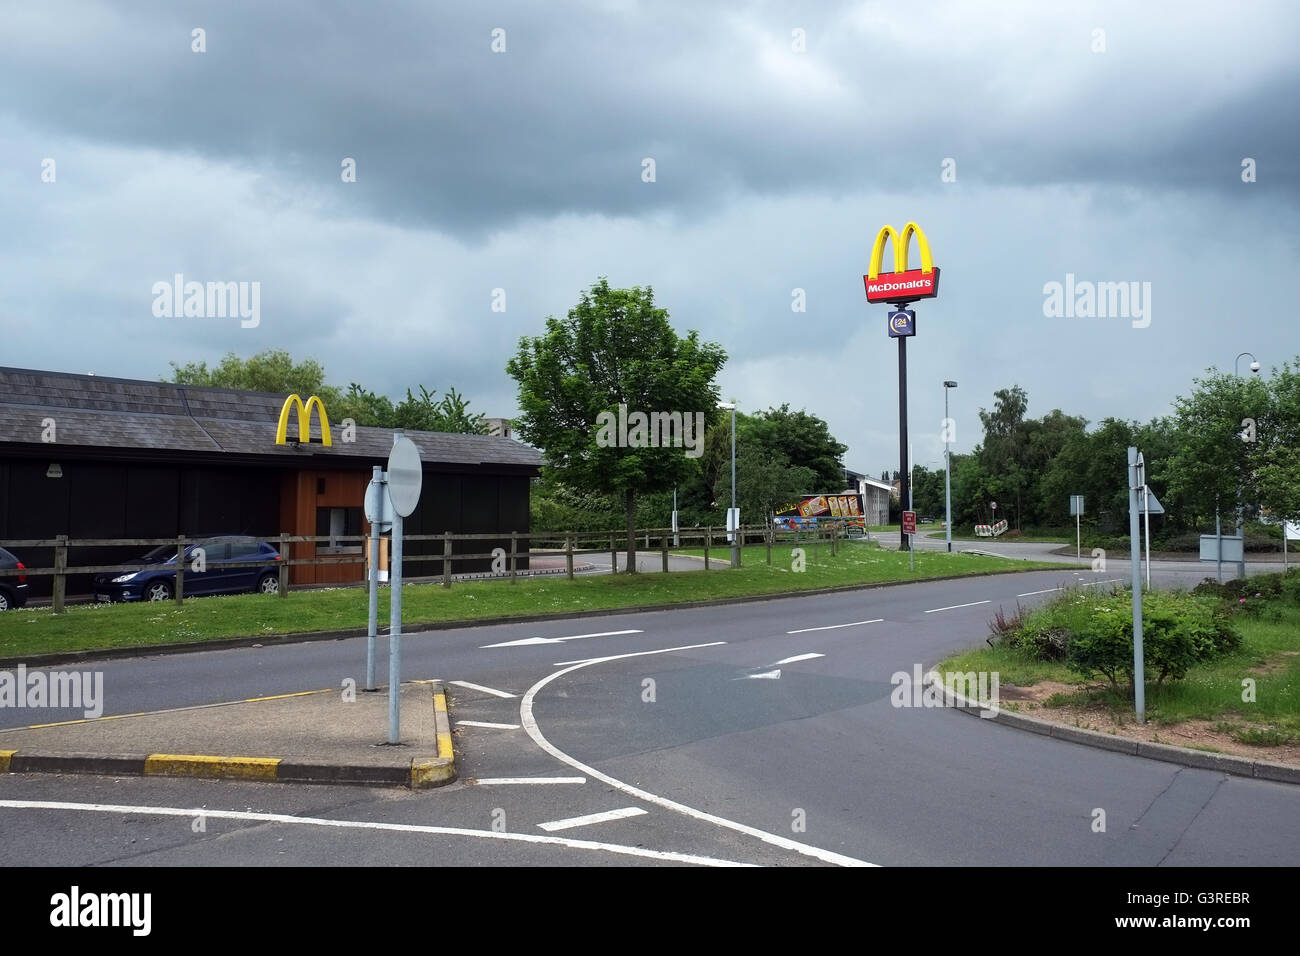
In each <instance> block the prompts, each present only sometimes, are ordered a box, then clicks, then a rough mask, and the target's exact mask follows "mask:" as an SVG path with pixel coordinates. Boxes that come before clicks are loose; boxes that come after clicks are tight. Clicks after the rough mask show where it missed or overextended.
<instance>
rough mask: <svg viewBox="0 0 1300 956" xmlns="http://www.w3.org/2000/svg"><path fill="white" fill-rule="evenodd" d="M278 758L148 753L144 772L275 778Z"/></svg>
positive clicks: (218, 776)
mask: <svg viewBox="0 0 1300 956" xmlns="http://www.w3.org/2000/svg"><path fill="white" fill-rule="evenodd" d="M279 766H280V758H279V757H208V756H204V755H201V754H150V755H149V756H148V757H146V758H145V761H144V772H145V774H159V775H163V776H170V777H212V778H220V779H223V780H274V779H275V778H276V772H277V770H278V768H279Z"/></svg>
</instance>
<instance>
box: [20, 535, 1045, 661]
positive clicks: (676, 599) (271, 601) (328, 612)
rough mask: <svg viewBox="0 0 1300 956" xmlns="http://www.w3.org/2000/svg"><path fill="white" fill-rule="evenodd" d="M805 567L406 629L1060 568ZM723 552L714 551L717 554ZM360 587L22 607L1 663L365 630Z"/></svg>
mask: <svg viewBox="0 0 1300 956" xmlns="http://www.w3.org/2000/svg"><path fill="white" fill-rule="evenodd" d="M806 552H807V554H806V560H807V567H806V570H804V571H803V572H802V573H794V572H792V571H791V570H790V568H791V564H792V560H791V548H790V547H789V546H784V547H782V546H778V547H775V548H773V552H772V560H773V564H772V566H771V567H769V566H768V565H767V564H766V563H765V562H764V549H763V548H762V547H761V546H760V547H750V548H746V549H745V554H744V566H743V567H741V568H739V569H735V568H722V569H718V570H716V571H710V572H708V573H705V572H703V571H702V570H701V571H678V572H670V573H668V574H662V573H658V572H656V573H643V574H635V575H629V574H619V575H614V576H610V575H600V576H594V577H578V578H576V579H575V580H573V581H569V580H567V579H566V578H564V577H563V576H555V577H540V578H533V579H520V580H519V582H518V583H516V584H514V585H511V584H509V583H508V582H505V581H472V582H464V583H456V584H454V585H453V586H452V587H451V588H450V589H444V588H443V587H441V586H440V585H438V584H413V585H407V586H406V587H404V588H403V590H402V622H403V627H404V628H406V629H407V630H415V629H417V628H418V627H419V626H420V624H431V623H436V622H444V621H466V622H472V621H474V620H479V619H483V618H494V617H521V616H526V615H536V614H557V615H562V614H566V613H571V612H574V611H586V610H601V609H612V608H621V607H633V606H637V605H658V604H676V603H680V602H685V601H702V600H711V599H716V598H726V597H739V596H744V595H757V594H773V593H780V592H787V591H802V590H810V589H815V588H825V587H835V586H840V585H852V584H868V583H878V582H885V581H897V580H922V579H925V578H932V577H939V576H943V575H951V574H977V573H980V572H984V571H995V570H1004V569H1014V570H1021V571H1025V570H1034V569H1038V568H1055V567H1057V565H1044V564H1034V563H1031V562H1027V561H1014V560H1010V559H1004V558H987V557H977V556H974V555H959V554H948V553H946V552H936V553H928V552H927V553H919V552H918V553H917V555H916V570H915V571H914V572H913V571H909V570H908V563H907V555H906V554H899V553H896V552H892V551H885V550H881V549H880V548H877V547H875V546H874V545H869V544H865V543H863V544H846V545H844V546H843V548H842V550H841V552H840V554H839V556H837V557H834V558H832V557H831V556H830V549H829V547H828V546H827V545H821V546H819V547H818V548H816V549H814V548H811V547H809V548H807V549H806ZM721 554H722V551H721V549H719V555H720V556H721ZM379 619H380V621H381V622H382V623H386V622H387V621H388V589H387V588H381V589H380V611H379ZM365 625H366V591H365V589H363V588H337V589H330V590H313V591H294V592H291V593H290V594H289V595H288V597H286V598H278V597H270V596H267V595H261V594H241V595H233V596H230V597H207V598H194V599H191V600H188V601H186V602H185V604H184V605H182V606H181V607H177V606H176V605H175V604H173V603H166V604H116V605H105V604H88V605H73V606H70V607H68V608H67V609H66V610H65V611H64V613H62V614H59V615H55V614H53V613H52V612H51V611H50V609H49V608H24V609H20V610H15V611H9V612H6V613H5V614H3V615H0V657H5V658H14V657H21V656H23V655H27V654H38V653H42V652H50V651H70V650H88V649H99V648H113V647H148V646H150V645H154V644H167V643H173V642H177V641H203V640H213V639H217V638H225V637H240V636H253V637H256V636H260V635H272V634H292V633H298V632H303V631H324V630H337V629H344V628H364V627H365Z"/></svg>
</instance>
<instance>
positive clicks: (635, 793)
mask: <svg viewBox="0 0 1300 956" xmlns="http://www.w3.org/2000/svg"><path fill="white" fill-rule="evenodd" d="M725 643H726V641H715V642H713V644H691V645H687V646H685V647H665V648H661V649H659V650H656V651H639V652H636V653H632V654H614V655H612V656H610V657H597V658H594V659H592V660H590V661H587V662H585V663H583V664H575V665H573V666H571V667H568V668H565V669H564V670H558V671H556V672H555V673H554V674H551V675H550V676H549V677H543V678H542V679H541V680H539V681H538V682H537V683H536V684H534V685H533V686H532V687H530V688H528V692H527V693H525V694H524V697H523V700H521V701H520V702H519V718H520V721H519V722H520V723H522V724H523V725H524V731H525V732H526V733H527V734H528V736H529V737H531V738H532V739H533V743H535V744H537V746H539V747H541V748H542V749H543V750H544V751H546V752H547V753H548V754H550V755H551V756H552V757H554V758H555V759H556V760H559V761H561V762H563V763H566V764H568V765H569V766H570V767H572V768H573V769H574V770H581V771H583V772H585V773H586V774H588V775H589V776H591V777H594V778H595V779H597V780H599V781H601V782H602V783H607V784H609V785H610V786H611V787H614V788H615V789H617V790H621V791H622V792H623V793H626V794H627V795H628V796H631V797H634V798H636V799H637V800H644V801H645V802H647V803H653V804H656V805H658V806H661V807H666V808H667V809H669V810H674V811H676V812H677V813H682V814H685V815H686V816H688V817H691V818H692V819H695V820H700V821H703V822H705V823H711V824H713V825H715V826H722V827H727V828H728V829H730V830H735V831H736V832H738V833H744V834H746V835H747V836H752V837H755V838H757V839H759V840H762V841H763V842H764V843H767V844H770V845H772V846H779V847H781V848H782V849H786V850H793V851H795V852H796V853H802V854H804V855H805V856H811V857H814V858H816V859H819V860H823V861H825V862H827V863H835V864H838V865H840V866H875V864H874V863H868V862H866V861H865V860H858V859H854V858H853V857H851V856H845V855H843V854H841V853H835V852H833V851H830V850H823V849H821V848H820V847H815V846H810V845H809V844H807V843H798V842H796V841H795V840H791V839H788V838H786V837H783V836H780V835H779V834H776V833H768V832H767V831H766V830H759V829H757V828H755V827H751V826H747V825H746V824H743V823H737V822H736V821H734V820H728V819H726V818H725V817H718V816H714V815H713V814H711V813H705V812H704V811H702V810H696V809H695V808H693V807H688V806H686V805H685V804H682V803H677V802H676V801H674V800H669V799H668V798H667V797H661V796H659V795H658V794H654V793H650V792H648V791H646V790H642V789H641V788H640V787H634V786H632V785H631V784H627V783H624V782H623V781H621V780H618V779H615V778H614V777H611V776H609V775H608V774H605V773H601V772H600V771H599V770H597V769H596V768H595V767H591V766H588V765H587V764H585V763H583V762H582V761H580V760H577V759H575V758H573V757H570V756H569V755H568V754H566V753H565V752H564V751H563V750H560V749H559V748H558V747H556V746H555V745H554V744H553V743H551V742H550V741H549V740H547V739H546V737H545V735H544V734H543V733H542V731H541V728H540V727H538V726H537V718H536V717H535V716H533V701H534V700H535V699H536V698H537V695H538V693H539V692H540V691H541V690H542V688H543V687H545V686H546V685H547V684H549V683H551V681H553V680H556V679H558V678H560V677H563V676H564V675H566V674H571V673H572V672H573V671H575V670H577V669H578V668H580V667H590V666H592V665H594V664H600V663H604V662H606V661H617V660H624V659H626V658H629V657H645V656H647V655H651V654H671V653H673V652H675V651H690V650H695V649H696V648H698V647H716V646H718V645H721V644H725ZM3 805H4V801H0V806H3Z"/></svg>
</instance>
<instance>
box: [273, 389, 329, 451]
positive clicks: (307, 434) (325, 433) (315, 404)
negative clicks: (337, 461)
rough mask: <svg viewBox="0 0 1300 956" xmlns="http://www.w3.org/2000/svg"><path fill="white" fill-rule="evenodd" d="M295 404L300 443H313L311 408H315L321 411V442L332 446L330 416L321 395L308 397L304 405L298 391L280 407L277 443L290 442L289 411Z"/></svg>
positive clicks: (276, 430) (276, 432) (276, 434)
mask: <svg viewBox="0 0 1300 956" xmlns="http://www.w3.org/2000/svg"><path fill="white" fill-rule="evenodd" d="M294 406H297V408H298V443H299V444H303V443H307V444H310V443H311V410H312V409H313V408H315V409H316V410H317V411H318V412H320V440H321V444H322V445H328V446H331V447H332V446H333V445H334V441H333V439H332V438H330V417H329V415H327V414H326V413H325V403H324V402H322V401H321V400H320V396H319V395H313V396H311V397H310V398H308V399H307V403H306V404H305V405H304V404H303V401H302V397H301V396H300V395H298V394H297V393H294V394H293V395H290V396H289V397H288V398H286V399H285V400H284V405H283V407H282V408H281V409H280V422H279V424H278V425H276V428H275V443H276V444H277V445H285V444H288V441H289V438H288V432H289V412H290V411H291V410H292V409H293V408H294ZM345 430H346V429H345ZM345 437H346V436H345Z"/></svg>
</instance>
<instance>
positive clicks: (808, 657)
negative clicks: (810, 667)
mask: <svg viewBox="0 0 1300 956" xmlns="http://www.w3.org/2000/svg"><path fill="white" fill-rule="evenodd" d="M825 656H826V655H825V654H800V655H798V656H797V657H787V658H785V659H784V660H780V661H777V662H776V663H775V664H773V665H772V666H773V667H779V666H780V665H782V664H794V663H796V662H797V661H810V660H812V659H813V658H814V657H825Z"/></svg>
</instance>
